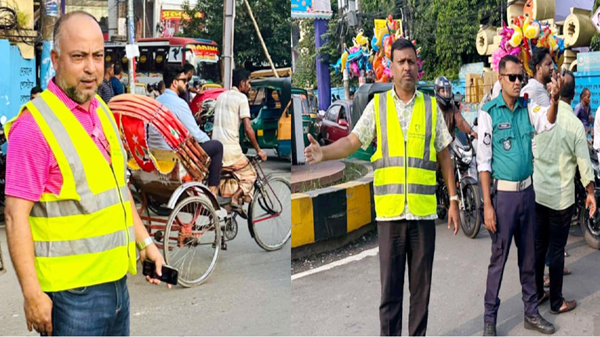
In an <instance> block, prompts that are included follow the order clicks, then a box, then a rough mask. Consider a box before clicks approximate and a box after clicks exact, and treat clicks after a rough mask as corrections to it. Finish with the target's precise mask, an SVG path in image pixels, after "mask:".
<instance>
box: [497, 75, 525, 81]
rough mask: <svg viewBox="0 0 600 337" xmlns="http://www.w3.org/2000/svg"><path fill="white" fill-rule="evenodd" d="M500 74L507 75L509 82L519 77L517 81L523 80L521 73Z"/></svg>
mask: <svg viewBox="0 0 600 337" xmlns="http://www.w3.org/2000/svg"><path fill="white" fill-rule="evenodd" d="M500 75H502V76H508V80H509V81H511V82H514V81H516V80H517V78H518V79H519V82H523V75H517V74H500Z"/></svg>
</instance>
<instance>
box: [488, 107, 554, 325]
mask: <svg viewBox="0 0 600 337" xmlns="http://www.w3.org/2000/svg"><path fill="white" fill-rule="evenodd" d="M528 105H529V106H528ZM548 110H549V108H548V107H546V108H542V107H540V106H538V105H535V104H534V103H531V102H530V103H527V102H526V101H525V100H524V99H523V98H522V97H520V98H518V99H517V100H516V102H515V105H514V111H511V110H510V108H509V107H508V106H507V105H506V102H505V101H504V98H503V96H502V95H498V97H496V98H495V99H493V100H492V101H490V102H488V103H487V104H485V105H484V106H483V108H482V109H481V110H480V112H479V117H478V121H479V135H480V136H479V139H478V147H477V149H478V153H477V164H478V170H479V172H483V171H488V172H491V176H492V181H493V186H492V189H491V199H492V205H493V207H494V211H495V213H496V233H490V234H491V236H492V256H491V258H490V265H489V268H488V276H487V289H486V293H485V316H484V321H485V322H486V323H493V324H494V325H495V324H496V318H497V313H498V308H499V307H500V300H499V298H498V294H499V292H500V284H501V282H502V275H503V273H504V265H505V264H506V260H507V259H508V254H509V250H510V246H511V241H512V239H513V237H514V239H515V244H516V246H517V249H518V251H519V254H518V263H519V272H520V280H521V287H522V292H523V302H524V305H525V315H526V316H528V317H533V316H537V315H538V314H539V312H538V307H537V291H536V285H535V193H534V191H533V185H532V179H531V176H532V174H533V153H532V149H531V141H532V137H533V136H534V134H535V133H536V132H537V133H540V132H543V131H547V130H549V129H551V128H552V127H553V126H554V125H553V124H551V123H550V122H549V121H548V118H547V113H548Z"/></svg>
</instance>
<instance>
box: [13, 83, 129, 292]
mask: <svg viewBox="0 0 600 337" xmlns="http://www.w3.org/2000/svg"><path fill="white" fill-rule="evenodd" d="M98 101H99V104H100V106H99V108H98V109H97V111H96V113H98V117H99V119H100V122H101V126H102V129H103V130H104V134H105V135H106V139H107V141H108V143H109V149H108V150H109V153H110V159H111V163H112V164H109V163H108V162H107V161H106V159H105V158H104V156H103V155H102V153H101V152H100V150H99V149H98V147H97V146H96V145H95V143H94V141H93V140H92V138H91V137H90V135H89V134H88V133H87V132H86V130H85V129H84V128H83V126H82V125H81V124H80V123H79V121H78V120H77V118H76V117H75V116H74V115H73V113H72V112H71V111H70V110H69V109H68V108H67V106H66V105H65V104H64V103H62V102H61V101H60V100H59V99H58V97H56V96H55V95H54V94H53V93H52V92H50V91H49V90H46V91H44V92H43V93H42V94H41V95H40V96H38V97H37V98H36V99H34V100H33V101H30V102H29V103H27V104H25V105H24V106H23V107H22V108H21V111H20V112H19V115H18V116H17V117H15V118H14V119H13V120H11V121H10V122H8V123H7V124H6V126H5V133H6V135H8V136H9V135H10V128H11V126H12V123H13V122H14V121H15V120H16V119H17V118H19V116H20V115H21V113H23V111H24V110H25V109H27V110H28V111H29V112H30V113H31V114H32V116H33V118H34V119H35V121H36V122H37V125H38V126H39V128H40V130H41V131H42V134H43V135H44V137H45V139H46V141H47V142H48V145H49V146H50V149H51V150H52V153H53V154H54V156H55V157H56V161H57V163H58V167H59V169H60V172H61V174H62V178H63V184H62V188H61V191H60V194H58V195H56V194H52V193H44V194H42V196H41V198H40V200H39V201H38V202H36V203H34V205H33V209H32V210H31V214H30V215H29V224H30V226H31V232H32V234H33V241H34V246H35V268H36V270H37V275H38V279H39V281H40V285H41V287H42V290H43V291H45V292H56V291H62V290H67V289H73V288H78V287H86V286H91V285H95V284H101V283H106V282H111V281H116V280H119V279H121V278H122V277H123V276H125V274H126V273H127V272H130V273H131V274H134V275H135V273H136V248H135V235H134V231H133V217H132V212H131V204H130V201H129V196H128V188H127V183H126V181H125V169H126V156H127V154H126V152H125V150H124V149H123V146H122V144H121V141H120V138H119V133H118V129H117V126H116V123H115V120H114V117H113V115H112V113H111V112H110V110H109V109H108V107H107V106H106V104H104V102H103V101H102V100H101V99H100V98H99V97H98ZM9 146H10V144H9Z"/></svg>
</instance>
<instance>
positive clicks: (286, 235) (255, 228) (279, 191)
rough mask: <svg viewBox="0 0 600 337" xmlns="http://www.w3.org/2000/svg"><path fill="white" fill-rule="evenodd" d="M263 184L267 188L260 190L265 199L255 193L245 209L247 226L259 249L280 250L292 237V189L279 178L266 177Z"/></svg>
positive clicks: (257, 192) (257, 191) (286, 182)
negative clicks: (266, 182)
mask: <svg viewBox="0 0 600 337" xmlns="http://www.w3.org/2000/svg"><path fill="white" fill-rule="evenodd" d="M267 181H268V185H266V186H263V190H264V191H265V193H266V194H267V195H266V196H265V195H263V194H262V191H261V190H259V189H257V190H256V191H255V193H254V198H252V202H251V203H250V207H248V226H249V227H250V232H251V233H254V241H256V243H257V244H258V245H259V246H260V247H261V248H262V249H264V250H266V251H274V250H278V249H280V248H281V247H283V246H284V245H285V243H286V242H287V241H288V240H289V239H290V237H291V234H292V224H291V209H290V205H291V199H292V187H291V185H290V183H289V182H288V181H287V180H285V179H283V178H280V177H268V178H267ZM273 192H274V193H275V195H276V196H277V197H276V198H275V196H274V195H273Z"/></svg>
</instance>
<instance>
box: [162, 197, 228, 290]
mask: <svg viewBox="0 0 600 337" xmlns="http://www.w3.org/2000/svg"><path fill="white" fill-rule="evenodd" d="M220 249H221V228H220V224H219V218H218V216H217V214H216V212H215V209H214V208H213V206H212V204H211V202H210V201H209V200H208V198H206V197H204V196H194V197H189V198H185V199H184V200H182V201H180V202H179V203H178V204H177V206H175V208H174V209H173V212H172V213H171V215H170V216H169V219H168V220H167V226H166V229H165V237H164V239H163V252H164V255H165V261H166V262H167V264H168V265H170V266H171V267H174V268H177V269H178V270H179V279H178V284H180V285H181V286H184V287H194V286H198V285H200V284H202V283H203V282H204V281H206V279H207V278H208V276H209V275H210V273H211V272H212V271H213V270H214V268H215V265H216V264H217V257H218V256H219V251H220Z"/></svg>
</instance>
